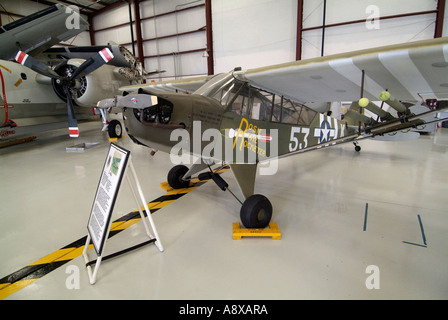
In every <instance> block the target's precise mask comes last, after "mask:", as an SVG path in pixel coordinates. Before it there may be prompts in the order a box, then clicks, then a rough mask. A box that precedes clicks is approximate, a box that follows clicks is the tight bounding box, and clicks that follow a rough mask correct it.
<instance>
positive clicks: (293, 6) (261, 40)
mask: <svg viewBox="0 0 448 320" xmlns="http://www.w3.org/2000/svg"><path fill="white" fill-rule="evenodd" d="M212 11H213V38H214V53H215V72H217V73H218V72H227V71H230V70H232V69H233V68H234V67H239V66H240V67H242V68H243V69H247V68H252V67H259V66H264V65H269V64H275V63H281V62H286V61H292V60H294V59H295V46H296V27H297V0H275V1H274V0H243V1H241V0H213V1H212Z"/></svg>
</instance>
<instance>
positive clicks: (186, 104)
mask: <svg viewBox="0 0 448 320" xmlns="http://www.w3.org/2000/svg"><path fill="white" fill-rule="evenodd" d="M215 78H216V79H212V80H210V81H209V82H208V83H207V84H206V85H204V86H203V88H200V89H199V90H197V91H196V92H195V93H194V94H184V93H165V92H158V93H155V92H152V91H145V90H144V89H143V90H141V91H140V94H148V95H151V96H153V97H154V96H156V97H157V99H153V100H152V101H153V103H152V105H151V106H147V107H146V108H142V109H136V108H124V110H123V118H124V123H125V127H126V130H127V131H128V134H129V136H130V137H131V139H133V140H134V141H135V142H137V143H140V144H143V145H145V146H148V147H151V148H153V149H157V150H161V151H164V152H168V153H169V152H176V153H177V152H179V153H180V152H189V153H191V154H193V155H196V156H200V157H201V158H211V159H213V160H215V161H216V162H217V161H225V162H227V163H256V162H259V161H262V160H265V159H269V158H275V157H277V156H282V155H286V154H288V153H292V152H297V151H300V150H306V149H308V148H310V147H313V146H317V145H322V146H325V145H329V144H331V143H332V141H333V140H336V139H339V138H341V137H344V136H345V135H347V134H348V133H349V128H347V126H346V123H345V122H342V121H339V120H337V119H335V118H332V117H330V116H327V115H324V114H321V113H317V112H315V111H313V110H311V109H309V108H308V107H306V106H304V105H302V104H299V103H297V102H294V101H292V100H290V99H287V98H285V97H282V96H279V95H275V94H271V93H269V92H266V91H264V90H260V89H257V88H254V87H252V86H250V85H249V84H248V83H247V82H244V81H241V80H238V79H237V78H235V77H234V76H233V75H232V74H224V75H218V76H216V77H215Z"/></svg>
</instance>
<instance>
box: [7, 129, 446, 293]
mask: <svg viewBox="0 0 448 320" xmlns="http://www.w3.org/2000/svg"><path fill="white" fill-rule="evenodd" d="M80 129H81V136H80V137H79V138H77V139H70V138H69V137H68V135H67V134H66V130H65V129H64V130H56V131H52V132H46V133H42V134H40V135H38V139H37V140H36V141H34V142H29V143H26V144H22V145H17V146H13V147H8V148H6V149H0V177H1V184H0V198H1V206H0V212H1V224H0V257H1V260H0V261H1V262H0V278H3V280H4V279H5V277H7V276H8V275H13V274H15V273H16V272H17V271H18V270H22V268H24V267H27V266H29V265H31V264H33V263H34V262H36V261H38V260H39V259H41V258H43V257H46V256H48V255H50V254H51V253H53V252H55V251H57V250H59V249H61V248H64V247H65V246H67V245H68V244H71V243H72V242H74V241H76V240H78V239H81V238H82V237H84V236H85V235H86V234H87V229H86V226H87V221H88V219H89V215H90V210H91V206H92V202H93V199H94V196H95V192H96V188H97V185H98V181H99V177H100V174H101V170H102V167H103V164H104V161H105V157H106V153H107V150H108V148H109V141H108V137H107V135H106V134H105V133H102V132H101V131H100V129H101V123H100V122H99V121H98V122H90V123H83V124H81V125H80ZM82 142H88V143H96V145H94V146H91V147H90V148H87V149H86V150H85V151H84V152H67V151H66V147H70V146H73V145H75V144H78V143H82ZM119 144H120V145H122V146H123V147H125V148H127V149H129V150H130V151H131V154H132V162H133V164H134V167H135V168H136V170H137V171H138V174H139V179H140V184H141V185H142V189H143V191H144V193H145V197H146V199H147V200H148V201H151V200H153V199H156V198H157V197H159V196H161V195H163V194H164V193H165V191H164V190H162V189H161V187H160V182H163V181H165V180H166V174H167V172H168V171H169V169H170V168H171V166H172V164H171V163H170V161H169V155H167V154H163V153H157V154H156V155H155V156H154V157H151V156H150V150H148V149H145V148H143V147H141V146H137V145H135V144H133V143H132V142H131V141H130V140H129V138H127V137H125V139H122V140H121V141H120V142H119ZM361 145H362V151H361V152H360V153H356V152H355V151H354V148H353V145H352V144H345V145H341V146H336V147H333V148H330V149H325V150H319V151H315V152H310V153H306V154H302V155H298V156H294V157H289V158H285V159H282V160H280V161H279V170H278V172H277V174H276V175H274V176H259V177H258V178H257V185H256V190H255V191H256V193H261V194H264V195H266V196H267V197H268V198H269V199H270V200H271V202H272V204H273V207H274V215H273V219H272V221H274V222H276V223H277V225H278V227H279V229H280V231H281V233H282V239H281V240H273V239H271V238H243V239H242V240H233V238H232V223H233V222H239V209H240V206H239V204H238V203H237V202H236V201H235V199H234V198H233V197H232V196H231V195H230V193H229V192H223V191H221V190H220V189H219V188H218V187H217V186H216V185H215V184H214V183H213V182H208V183H206V184H204V185H203V186H201V187H200V188H198V189H196V190H194V191H192V192H190V193H189V194H187V195H185V196H184V197H182V198H180V199H178V200H176V201H174V202H173V203H171V204H169V205H168V206H166V207H164V208H163V209H161V210H159V211H157V212H156V213H154V214H153V215H152V217H153V219H154V222H155V224H156V226H157V230H158V233H159V235H160V238H161V241H162V244H163V246H164V249H165V250H164V252H160V251H159V250H158V249H157V248H156V247H155V246H154V245H152V244H151V245H149V246H146V247H143V248H140V249H138V250H136V251H133V252H131V253H127V254H125V255H122V256H120V257H117V258H114V259H112V260H110V261H105V262H103V263H102V264H101V267H100V269H99V273H98V278H97V282H96V284H95V285H91V284H89V280H88V276H87V271H86V268H85V266H84V260H83V258H82V256H79V255H78V256H75V257H74V258H73V259H71V260H69V261H68V262H67V263H65V264H62V265H61V266H59V267H57V268H56V269H54V270H53V271H51V272H48V273H45V272H44V273H43V274H42V275H41V276H38V277H37V280H36V281H28V282H25V284H27V285H23V283H24V282H22V285H21V287H20V288H19V289H17V290H12V291H11V288H12V287H11V286H7V285H6V284H4V283H3V284H2V283H0V297H1V298H4V299H14V300H17V299H236V300H239V299H251V300H252V299H286V300H288V299H447V298H448V268H447V263H448V251H447V247H448V210H447V208H446V205H447V204H448V201H447V195H448V183H447V182H448V181H447V180H448V166H447V160H448V131H447V130H446V129H439V130H438V131H437V132H436V134H435V135H427V136H422V137H421V138H420V139H419V140H417V141H413V142H376V141H371V140H365V141H363V142H362V143H361ZM223 177H224V178H225V179H226V180H227V182H228V183H229V185H230V189H231V190H232V191H234V192H236V193H237V194H238V195H239V191H238V187H237V185H236V183H235V180H234V178H233V176H232V173H231V172H230V171H228V172H226V173H224V174H223ZM366 204H368V214H367V215H366ZM135 208H136V204H135V201H134V199H133V198H132V196H131V193H130V190H129V187H128V185H127V184H123V185H122V189H121V191H120V194H119V196H118V199H117V202H116V205H115V210H114V212H113V217H112V220H116V219H118V218H119V217H121V216H123V215H125V214H127V213H129V212H131V211H132V210H134V209H135ZM146 239H147V238H146V236H145V232H144V228H143V225H142V224H141V222H140V223H137V224H134V225H132V226H131V227H129V228H127V229H126V230H124V231H123V232H121V233H119V234H117V235H115V236H114V237H112V238H110V239H109V240H108V241H107V246H106V254H107V253H108V252H115V251H118V250H121V249H123V248H125V247H127V246H130V245H132V244H136V243H138V242H141V241H143V240H146ZM92 254H93V250H90V251H89V255H92ZM25 279H26V278H25ZM366 283H367V284H368V285H366ZM373 284H375V285H378V286H379V288H372V289H369V288H368V286H371V285H373ZM2 291H3V293H2ZM12 292H14V293H12Z"/></svg>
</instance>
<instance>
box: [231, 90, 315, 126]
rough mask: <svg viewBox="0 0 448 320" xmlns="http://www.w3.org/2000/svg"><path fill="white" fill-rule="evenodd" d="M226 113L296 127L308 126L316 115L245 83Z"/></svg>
mask: <svg viewBox="0 0 448 320" xmlns="http://www.w3.org/2000/svg"><path fill="white" fill-rule="evenodd" d="M227 111H228V112H232V113H236V114H239V115H241V116H244V117H248V118H250V119H254V120H262V121H272V122H279V123H287V124H298V125H310V123H311V121H312V120H313V119H314V116H315V115H316V113H317V112H316V111H314V110H311V109H310V108H308V107H307V106H305V105H302V104H300V103H297V102H294V101H292V100H290V99H288V98H285V97H283V96H281V95H276V94H273V93H270V92H267V91H264V90H261V89H258V88H255V87H252V86H250V85H249V84H247V83H244V84H243V85H242V87H240V88H239V91H238V95H237V96H236V97H235V98H234V100H233V101H232V102H231V103H230V104H229V105H228V106H227Z"/></svg>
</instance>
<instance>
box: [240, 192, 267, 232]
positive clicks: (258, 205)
mask: <svg viewBox="0 0 448 320" xmlns="http://www.w3.org/2000/svg"><path fill="white" fill-rule="evenodd" d="M271 217H272V205H271V202H270V201H269V200H268V198H266V197H265V196H263V195H261V194H254V195H252V196H250V197H249V198H247V199H246V201H244V203H243V205H242V206H241V211H240V218H241V222H242V223H243V225H244V226H245V227H246V228H265V227H267V226H268V225H269V222H270V221H271Z"/></svg>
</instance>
